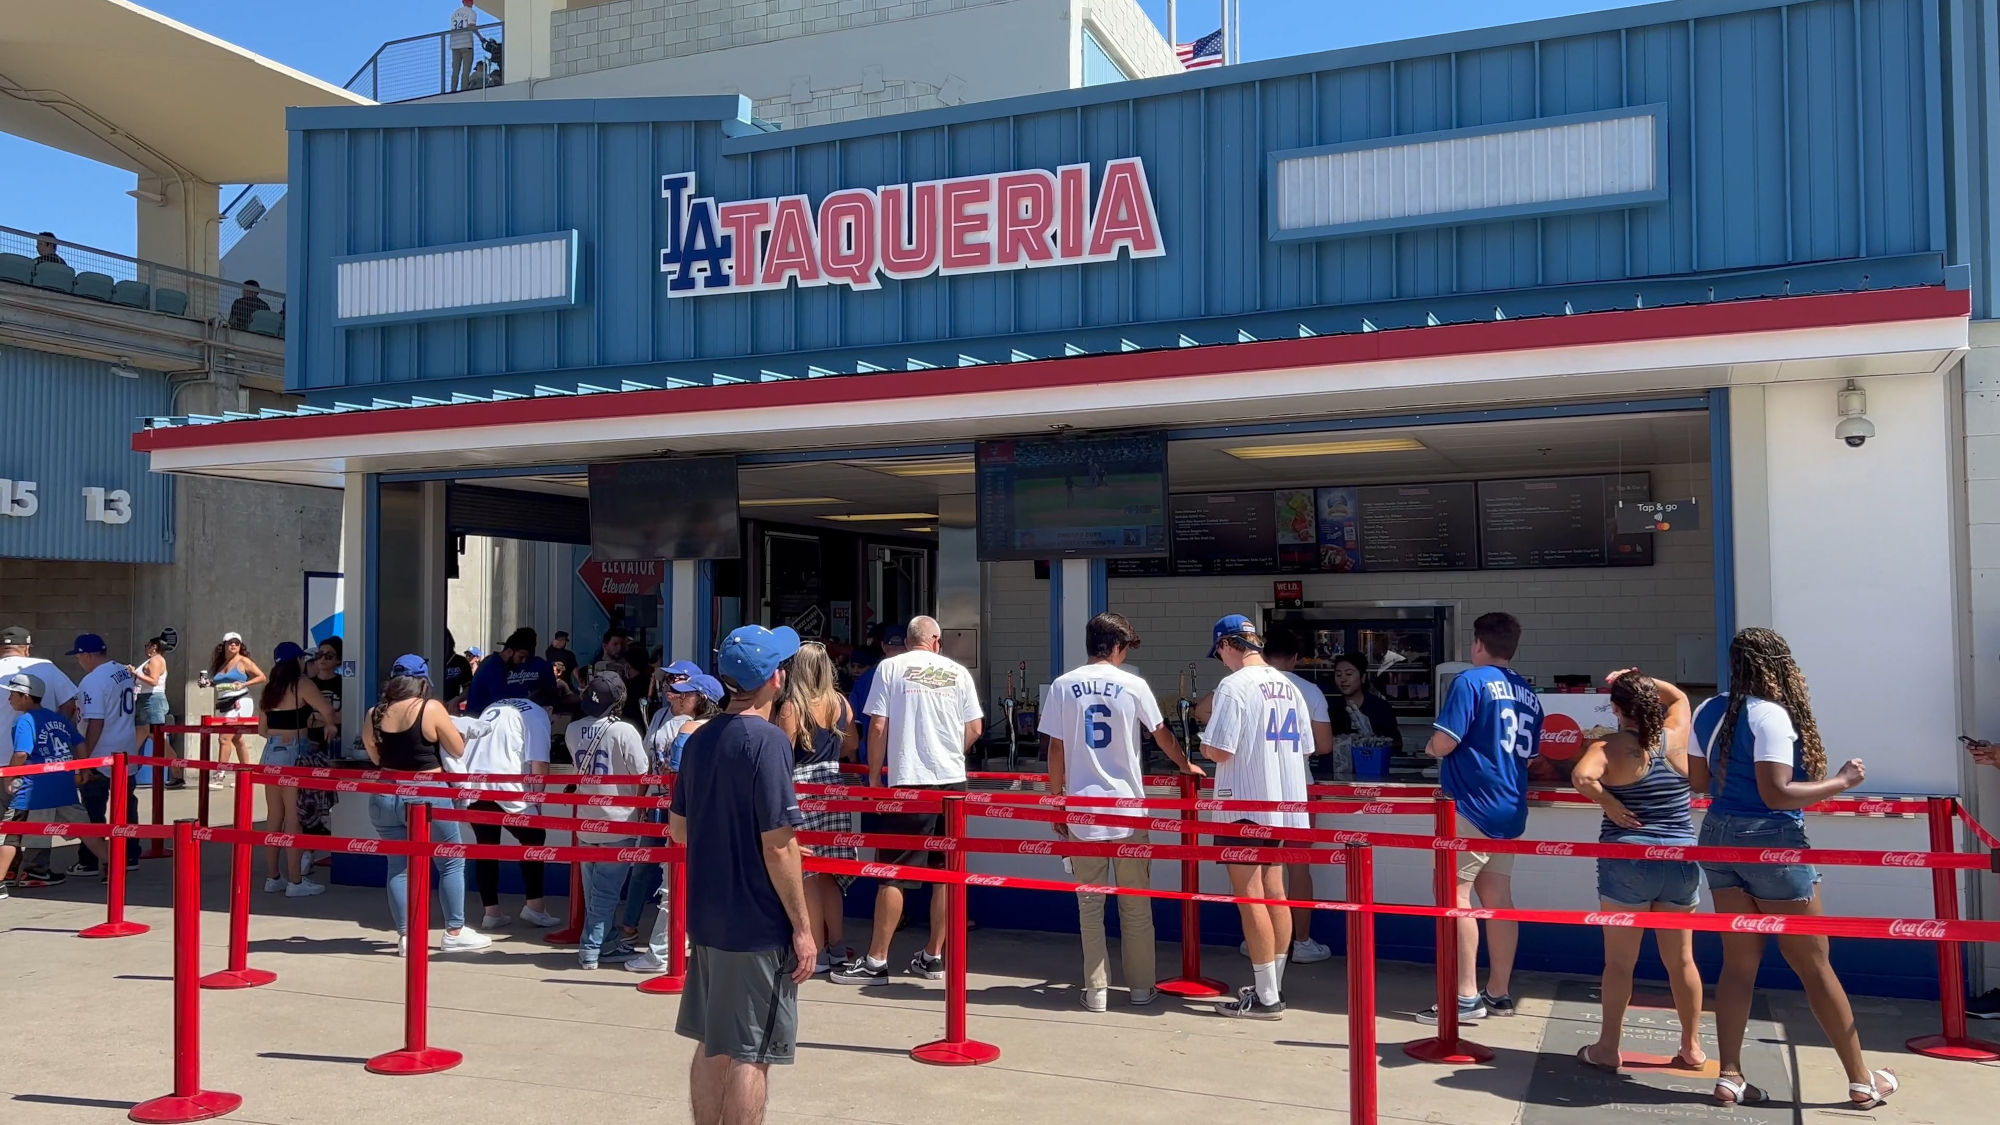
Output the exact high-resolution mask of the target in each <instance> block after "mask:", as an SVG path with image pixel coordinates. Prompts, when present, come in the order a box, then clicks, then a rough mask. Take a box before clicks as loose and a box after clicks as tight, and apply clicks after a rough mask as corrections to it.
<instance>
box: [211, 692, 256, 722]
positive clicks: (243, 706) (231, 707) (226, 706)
mask: <svg viewBox="0 0 2000 1125" xmlns="http://www.w3.org/2000/svg"><path fill="white" fill-rule="evenodd" d="M215 714H216V717H217V718H220V719H254V718H256V717H257V701H256V700H254V699H252V698H250V697H249V696H247V695H245V696H242V697H240V698H237V699H235V700H232V701H230V702H228V703H218V704H216V705H215Z"/></svg>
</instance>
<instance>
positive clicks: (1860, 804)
mask: <svg viewBox="0 0 2000 1125" xmlns="http://www.w3.org/2000/svg"><path fill="white" fill-rule="evenodd" d="M1854 811H1855V812H1858V813H1860V814H1861V815H1863V816H1885V815H1887V814H1889V813H1893V812H1895V811H1896V802H1894V801H1856V802H1854Z"/></svg>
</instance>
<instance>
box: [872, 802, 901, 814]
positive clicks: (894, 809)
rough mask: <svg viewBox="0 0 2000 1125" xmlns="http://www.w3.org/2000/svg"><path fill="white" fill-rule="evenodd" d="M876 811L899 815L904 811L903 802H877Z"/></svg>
mask: <svg viewBox="0 0 2000 1125" xmlns="http://www.w3.org/2000/svg"><path fill="white" fill-rule="evenodd" d="M875 811H876V812H878V813H899V812H902V811H903V802H901V801H877V802H876V803H875Z"/></svg>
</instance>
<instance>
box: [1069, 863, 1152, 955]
mask: <svg viewBox="0 0 2000 1125" xmlns="http://www.w3.org/2000/svg"><path fill="white" fill-rule="evenodd" d="M1146 839H1147V834H1146V833H1145V832H1144V831H1139V832H1134V833H1133V834H1132V835H1131V836H1130V837H1129V838H1128V839H1125V840H1120V841H1118V842H1119V843H1123V844H1143V843H1145V842H1146ZM1152 866H1153V861H1152V860H1150V859H1111V858H1109V857H1106V856H1081V855H1080V856H1076V857H1075V858H1073V859H1071V860H1070V869H1071V870H1072V871H1074V872H1075V873H1076V881H1077V882H1079V883H1094V884H1098V885H1106V884H1110V885H1115V886H1120V887H1132V888H1135V889H1145V888H1147V887H1149V886H1151V885H1152V884H1151V880H1150V876H1151V873H1152ZM1107 876H1112V878H1106V877H1107ZM1104 899H1105V896H1104V895H1101V894H1090V895H1087V894H1079V895H1077V896H1076V914H1077V928H1078V930H1080V931H1081V932H1082V934H1083V987H1085V988H1089V989H1102V988H1109V987H1110V974H1109V972H1108V962H1109V959H1110V958H1109V954H1108V953H1107V951H1106V949H1105V942H1104ZM1118 930H1119V937H1118V947H1119V954H1120V960H1121V961H1122V962H1123V963H1124V968H1125V987H1127V988H1151V987H1153V982H1154V979H1155V978H1154V976H1153V900H1152V899H1150V898H1145V897H1142V896H1139V895H1119V896H1118Z"/></svg>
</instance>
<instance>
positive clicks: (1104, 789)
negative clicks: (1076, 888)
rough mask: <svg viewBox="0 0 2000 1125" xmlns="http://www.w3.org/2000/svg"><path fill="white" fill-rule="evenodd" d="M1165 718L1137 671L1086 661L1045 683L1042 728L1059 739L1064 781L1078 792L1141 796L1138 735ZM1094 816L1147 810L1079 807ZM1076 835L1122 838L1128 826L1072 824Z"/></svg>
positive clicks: (1128, 831) (1142, 771)
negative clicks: (1052, 681)
mask: <svg viewBox="0 0 2000 1125" xmlns="http://www.w3.org/2000/svg"><path fill="white" fill-rule="evenodd" d="M1164 722H1166V719H1165V718H1163V717H1162V716H1161V714H1160V704H1159V701H1158V700H1156V699H1154V698H1153V690H1152V689H1151V688H1149V687H1147V686H1146V681H1145V680H1143V679H1140V678H1139V677H1138V675H1136V674H1135V673H1132V672H1128V671H1126V670H1125V669H1123V668H1120V667H1117V666H1115V665H1111V664H1086V665H1084V666H1083V667H1081V668H1077V669H1075V670H1073V671H1071V672H1068V673H1066V674H1064V675H1063V676H1061V677H1059V678H1058V679H1057V680H1056V682H1055V683H1052V684H1050V685H1049V694H1048V698H1047V700H1046V702H1044V703H1043V705H1042V723H1041V727H1040V730H1041V733H1042V734H1045V735H1048V736H1049V737H1050V738H1059V739H1061V740H1062V744H1063V774H1064V777H1063V782H1064V787H1065V788H1066V789H1067V791H1068V792H1069V793H1071V794H1072V795H1075V796H1078V797H1144V796H1145V795H1146V789H1145V784H1144V781H1143V780H1142V779H1143V778H1144V776H1145V772H1146V771H1145V768H1144V762H1143V754H1142V750H1141V743H1140V741H1139V735H1140V732H1142V731H1154V730H1158V729H1159V728H1160V725H1161V724H1162V723H1164ZM1078 811H1080V812H1090V813H1096V814H1098V815H1105V814H1117V813H1121V812H1122V813H1126V814H1127V815H1131V816H1147V815H1149V814H1148V813H1146V812H1145V811H1144V810H1141V809H1131V810H1118V809H1108V808H1092V809H1079V810H1078ZM1069 831H1070V835H1072V836H1075V837H1076V838H1077V839H1079V840H1123V839H1125V838H1126V837H1127V836H1130V835H1131V834H1132V830H1131V829H1129V828H1107V827H1104V826H1101V825H1088V824H1075V825H1071V826H1070V829H1069Z"/></svg>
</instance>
